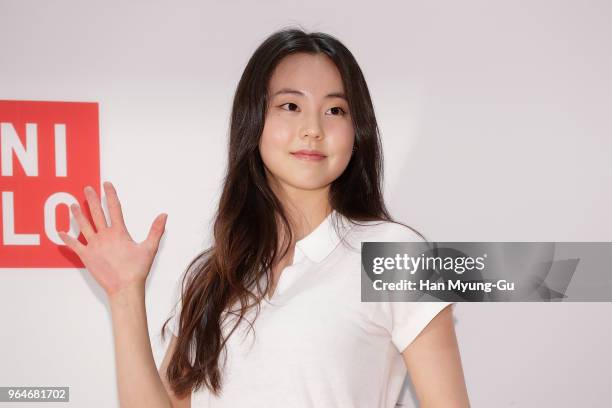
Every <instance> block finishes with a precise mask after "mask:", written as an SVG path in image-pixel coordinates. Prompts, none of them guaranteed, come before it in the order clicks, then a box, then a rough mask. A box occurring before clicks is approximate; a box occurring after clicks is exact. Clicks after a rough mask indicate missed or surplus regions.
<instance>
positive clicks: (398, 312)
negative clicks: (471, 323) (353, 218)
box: [370, 223, 456, 353]
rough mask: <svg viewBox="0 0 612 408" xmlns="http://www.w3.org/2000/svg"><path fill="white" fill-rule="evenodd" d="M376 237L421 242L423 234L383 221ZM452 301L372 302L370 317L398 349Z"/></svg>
mask: <svg viewBox="0 0 612 408" xmlns="http://www.w3.org/2000/svg"><path fill="white" fill-rule="evenodd" d="M372 240H373V241H374V239H372ZM376 240H377V241H381V242H425V240H424V239H423V237H422V236H420V235H419V234H418V233H416V232H415V231H414V230H412V229H410V228H408V227H406V226H404V225H401V224H394V223H388V224H386V225H385V228H384V230H383V231H382V233H381V234H380V235H379V236H377V237H376ZM454 303H456V302H445V301H431V302H410V301H404V302H402V301H395V302H391V301H379V302H372V305H373V307H372V311H371V313H370V318H371V320H372V322H373V323H374V324H376V325H377V326H380V327H383V328H385V329H386V331H387V332H388V333H389V335H390V337H391V341H392V342H393V344H394V345H395V347H397V349H398V350H399V352H400V353H401V352H403V351H404V350H405V349H406V347H408V346H409V345H410V344H411V343H412V342H413V341H414V339H416V337H417V336H418V335H419V334H420V333H421V332H422V331H423V329H424V328H425V327H426V326H427V325H428V324H429V322H431V321H432V320H433V318H434V317H436V315H437V314H438V313H440V312H441V311H442V310H443V309H444V308H445V307H446V306H448V305H451V304H454Z"/></svg>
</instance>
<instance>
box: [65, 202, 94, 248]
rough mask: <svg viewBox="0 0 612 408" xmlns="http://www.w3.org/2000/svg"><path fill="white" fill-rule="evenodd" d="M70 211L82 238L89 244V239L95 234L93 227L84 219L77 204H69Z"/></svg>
mask: <svg viewBox="0 0 612 408" xmlns="http://www.w3.org/2000/svg"><path fill="white" fill-rule="evenodd" d="M70 211H72V215H74V218H75V219H76V221H77V223H78V224H79V229H80V230H81V232H82V233H83V236H84V237H85V239H86V240H87V242H90V241H91V237H92V236H93V235H94V234H95V233H96V231H94V229H93V227H92V226H91V224H90V223H89V220H88V219H87V217H85V214H83V211H81V207H79V205H78V204H71V205H70Z"/></svg>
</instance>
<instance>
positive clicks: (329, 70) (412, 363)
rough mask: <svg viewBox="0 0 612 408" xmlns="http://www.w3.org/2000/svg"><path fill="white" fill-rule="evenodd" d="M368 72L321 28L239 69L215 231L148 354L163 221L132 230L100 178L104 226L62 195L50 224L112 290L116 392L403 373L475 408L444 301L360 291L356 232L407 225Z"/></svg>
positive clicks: (358, 381)
mask: <svg viewBox="0 0 612 408" xmlns="http://www.w3.org/2000/svg"><path fill="white" fill-rule="evenodd" d="M382 168H383V164H382V149H381V143H380V138H379V132H378V127H377V123H376V118H375V115H374V108H373V105H372V101H371V99H370V94H369V91H368V87H367V85H366V82H365V79H364V76H363V74H362V72H361V69H360V68H359V66H358V64H357V62H356V60H355V58H354V57H353V55H352V54H351V53H350V51H349V50H348V49H347V48H346V47H345V46H344V45H343V44H342V43H341V42H340V41H338V40H337V39H336V38H334V37H333V36H330V35H328V34H324V33H306V32H304V31H303V30H300V29H295V28H290V29H284V30H281V31H278V32H276V33H274V34H272V35H271V36H269V37H268V38H267V39H266V40H265V41H264V42H263V43H262V44H261V45H260V46H259V47H258V48H257V50H256V51H255V53H254V54H253V56H252V57H251V59H250V60H249V61H248V63H247V66H246V68H245V70H244V72H243V74H242V77H241V79H240V82H239V84H238V87H237V90H236V93H235V96H234V103H233V108H232V113H231V124H230V136H229V155H228V162H227V172H226V176H225V180H224V185H223V192H222V194H221V197H220V200H219V205H218V210H217V213H216V217H215V222H214V229H213V238H214V241H213V245H212V246H211V247H210V248H208V249H206V250H204V251H202V252H201V253H200V254H198V256H197V257H195V259H194V260H193V261H192V262H191V263H190V265H189V266H188V268H187V270H186V271H185V275H184V277H183V281H182V286H181V299H180V302H179V304H178V305H177V306H178V308H177V313H175V314H174V316H172V317H171V319H169V320H167V321H166V322H165V324H164V326H163V327H162V338H164V333H165V328H166V326H167V325H168V323H171V324H170V326H169V327H170V328H171V331H172V333H173V336H172V339H171V341H170V345H169V347H168V350H167V352H166V355H165V358H164V360H163V362H162V364H161V366H160V368H159V370H158V371H157V370H156V367H155V363H154V359H153V357H152V352H151V346H150V339H149V337H148V331H147V324H146V311H145V308H144V284H145V281H146V278H147V276H148V273H149V270H150V267H151V264H152V262H153V259H154V257H155V254H156V252H157V249H158V245H159V241H160V239H161V236H162V235H163V231H164V228H165V222H166V215H165V214H161V215H160V216H158V218H156V220H155V221H154V222H153V225H152V227H151V230H150V232H149V235H148V237H147V239H146V240H145V241H143V242H141V243H136V242H134V241H133V240H132V239H131V237H130V236H129V233H128V232H127V229H126V228H125V224H124V221H123V216H122V212H121V208H120V202H119V199H118V197H117V193H116V191H115V190H114V187H113V186H112V184H111V183H109V182H105V183H104V190H105V193H106V197H107V201H108V208H109V215H110V225H109V224H108V223H107V222H106V219H105V215H104V212H103V211H102V208H101V205H100V201H99V199H98V197H97V195H96V193H95V191H94V190H93V189H91V188H90V187H87V188H86V189H85V194H86V197H87V202H88V206H89V208H90V212H91V214H92V218H93V221H94V224H95V231H94V226H92V225H91V224H90V223H89V221H88V220H87V219H86V217H85V216H84V215H83V213H82V212H81V210H80V209H79V207H78V206H76V205H75V206H73V207H72V211H73V214H74V216H75V217H76V219H77V221H78V223H79V225H80V227H81V231H82V232H83V234H84V236H85V238H86V240H87V242H88V244H87V245H83V244H81V243H80V242H78V241H77V240H75V239H74V238H72V237H70V236H68V235H66V234H65V233H61V236H62V239H63V240H64V242H65V243H66V245H68V246H69V247H70V248H72V249H73V250H74V251H75V252H76V253H77V254H78V255H79V256H80V257H81V259H82V260H83V262H84V264H85V266H86V267H87V269H88V270H89V271H90V272H91V273H92V275H93V276H94V277H95V279H96V280H97V281H98V282H99V283H100V285H101V286H102V287H103V288H104V289H105V291H106V293H107V294H108V297H109V300H110V304H111V311H112V320H113V329H114V333H115V347H116V358H117V367H118V386H119V396H120V401H121V406H122V407H136V406H138V407H140V406H142V407H168V406H172V407H193V408H204V407H232V408H234V407H241V408H242V407H317V408H318V407H368V408H370V407H394V406H395V405H396V402H397V400H398V396H399V393H400V390H401V388H402V385H403V383H404V379H405V377H406V374H407V372H409V374H410V378H411V380H412V383H413V385H414V389H415V392H416V397H418V399H419V401H420V404H421V406H422V407H466V406H469V403H468V398H467V391H466V386H465V382H464V378H463V370H462V367H461V359H460V355H459V350H458V346H457V340H456V336H455V331H454V324H453V317H452V305H451V306H449V305H450V304H449V303H448V302H361V290H360V276H361V275H360V273H361V267H360V244H361V242H365V241H418V240H423V238H422V236H420V234H418V233H417V232H416V231H414V230H413V229H412V228H410V227H408V226H406V225H404V224H402V223H399V222H397V221H395V220H393V219H392V217H391V216H390V215H389V213H388V211H387V209H386V207H385V203H384V200H383V196H382V192H381V184H382Z"/></svg>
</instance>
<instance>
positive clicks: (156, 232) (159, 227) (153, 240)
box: [146, 213, 168, 252]
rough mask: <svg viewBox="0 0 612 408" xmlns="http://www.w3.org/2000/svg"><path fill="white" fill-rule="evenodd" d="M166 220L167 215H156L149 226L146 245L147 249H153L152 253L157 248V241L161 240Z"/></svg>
mask: <svg viewBox="0 0 612 408" xmlns="http://www.w3.org/2000/svg"><path fill="white" fill-rule="evenodd" d="M167 219H168V214H166V213H161V214H160V215H158V216H157V217H156V218H155V220H154V221H153V224H151V228H150V229H149V235H147V239H146V242H147V245H149V248H151V249H153V251H154V252H157V248H158V247H159V241H160V240H161V237H162V235H163V234H164V231H165V229H166V220H167Z"/></svg>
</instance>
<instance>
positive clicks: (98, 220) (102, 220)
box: [84, 186, 108, 231]
mask: <svg viewBox="0 0 612 408" xmlns="http://www.w3.org/2000/svg"><path fill="white" fill-rule="evenodd" d="M84 191H85V197H86V198H87V204H89V212H90V213H91V217H92V218H93V221H94V225H95V226H96V231H102V230H104V229H105V228H108V224H107V223H106V217H105V215H104V210H102V205H101V204H100V199H99V198H98V194H97V193H96V191H95V190H94V189H93V188H92V187H91V186H87V187H85V189H84Z"/></svg>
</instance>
